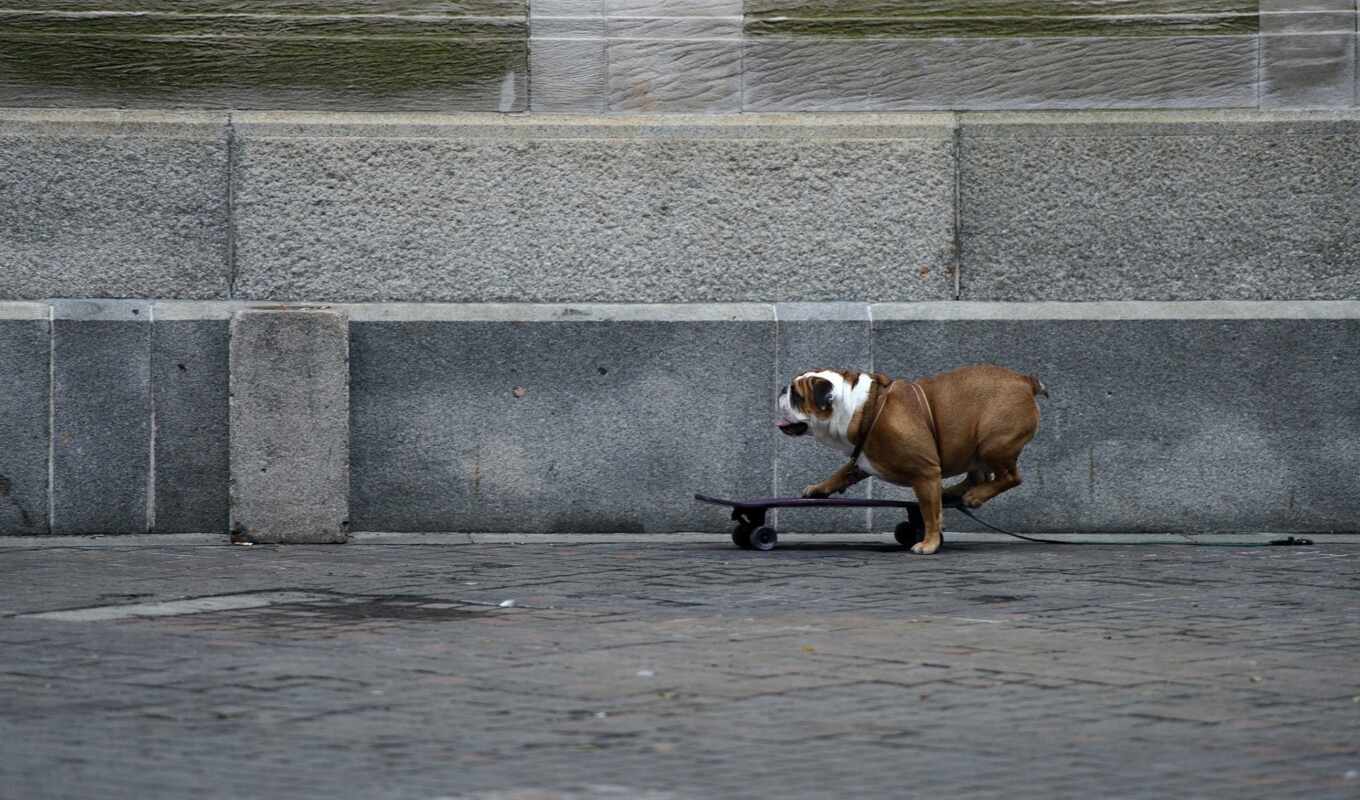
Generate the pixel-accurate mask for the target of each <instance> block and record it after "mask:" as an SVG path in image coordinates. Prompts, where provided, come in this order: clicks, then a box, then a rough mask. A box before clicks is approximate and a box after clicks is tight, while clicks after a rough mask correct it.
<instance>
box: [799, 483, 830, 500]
mask: <svg viewBox="0 0 1360 800" xmlns="http://www.w3.org/2000/svg"><path fill="white" fill-rule="evenodd" d="M802 496H803V497H805V498H809V499H819V498H822V497H830V496H831V493H830V492H828V491H826V490H824V489H823V488H822V485H821V484H820V483H814V484H812V485H811V486H804V487H803V495H802Z"/></svg>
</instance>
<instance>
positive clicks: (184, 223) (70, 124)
mask: <svg viewBox="0 0 1360 800" xmlns="http://www.w3.org/2000/svg"><path fill="white" fill-rule="evenodd" d="M150 119H151V120H152V121H147V120H145V119H143V118H139V117H137V116H136V115H127V114H122V113H120V112H99V113H93V114H83V115H74V116H62V115H49V116H43V115H40V114H34V113H32V112H23V111H6V112H0V186H4V187H7V188H6V190H5V194H6V198H7V200H6V202H4V203H0V264H3V265H4V269H2V270H0V298H43V297H184V298H208V297H224V296H226V293H227V284H228V263H227V236H228V232H227V229H228V222H227V147H226V135H225V134H226V126H225V124H224V122H225V120H216V121H213V122H208V121H205V119H204V118H203V117H202V116H185V117H181V118H175V117H166V116H164V115H161V116H156V117H151V118H150Z"/></svg>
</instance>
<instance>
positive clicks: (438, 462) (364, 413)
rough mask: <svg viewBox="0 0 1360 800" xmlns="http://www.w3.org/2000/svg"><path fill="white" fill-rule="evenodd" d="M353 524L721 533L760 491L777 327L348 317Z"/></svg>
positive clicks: (770, 452) (765, 481)
mask: <svg viewBox="0 0 1360 800" xmlns="http://www.w3.org/2000/svg"><path fill="white" fill-rule="evenodd" d="M352 336H353V375H354V377H353V404H354V405H353V424H354V428H353V431H352V437H353V453H354V456H353V479H352V489H353V514H354V518H353V520H354V527H355V529H356V530H378V531H384V530H402V531H441V530H443V531H529V532H559V531H562V532H571V531H584V530H590V531H601V532H660V531H685V530H707V531H725V530H727V529H728V527H729V525H728V515H727V514H725V513H723V512H722V510H721V509H715V508H714V507H712V506H704V505H700V504H698V503H696V502H694V500H693V499H692V495H693V493H694V492H696V491H700V492H707V493H716V494H734V495H742V494H744V495H751V494H766V493H768V492H769V491H770V489H771V482H772V481H771V479H772V475H771V468H772V465H773V462H774V444H775V439H774V437H776V436H778V435H779V434H778V433H777V432H776V431H775V429H774V426H773V424H772V420H773V416H772V415H773V413H774V397H773V392H771V376H772V374H773V366H772V365H773V362H774V345H775V335H774V323H773V320H772V319H767V320H766V321H737V322H732V321H720V320H712V321H693V322H680V321H676V322H670V321H663V320H653V321H619V322H589V321H587V322H532V323H530V322H514V321H503V322H473V321H465V322H456V321H444V322H355V323H353V334H352Z"/></svg>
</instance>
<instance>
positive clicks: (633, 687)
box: [0, 536, 1360, 800]
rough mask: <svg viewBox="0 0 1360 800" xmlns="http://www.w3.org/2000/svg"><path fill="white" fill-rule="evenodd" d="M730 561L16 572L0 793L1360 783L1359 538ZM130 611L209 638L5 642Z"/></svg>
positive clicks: (441, 559)
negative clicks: (1359, 740)
mask: <svg viewBox="0 0 1360 800" xmlns="http://www.w3.org/2000/svg"><path fill="white" fill-rule="evenodd" d="M161 538H164V539H166V540H167V541H173V538H174V537H161ZM723 538H724V537H721V536H715V537H714V540H713V542H712V543H703V542H699V543H691V544H685V545H663V544H655V543H653V544H639V543H629V544H612V545H529V546H526V545H465V546H448V547H430V546H423V547H422V546H404V545H400V544H387V545H352V546H350V547H346V548H304V547H269V546H257V547H252V548H241V547H229V546H226V545H225V544H224V545H222V546H217V547H214V546H203V545H201V544H200V545H194V546H174V545H168V546H162V547H156V548H146V547H136V548H133V547H118V546H99V545H97V544H95V545H92V544H91V543H90V542H89V541H88V540H79V541H78V542H72V541H66V542H61V541H57V542H52V543H51V544H50V545H48V546H34V545H25V546H13V545H11V546H6V550H5V553H4V557H3V558H0V583H2V584H3V585H5V586H6V587H7V588H8V589H9V590H8V591H6V592H5V593H4V595H3V598H0V691H4V692H5V696H6V698H7V702H6V703H5V704H4V705H3V707H2V708H0V730H2V731H3V732H4V733H5V735H6V737H7V738H6V741H7V742H9V743H10V744H9V745H7V747H6V748H5V750H4V752H3V753H0V775H2V776H3V778H4V780H5V784H4V785H5V786H6V787H7V789H9V790H10V792H11V793H14V794H16V795H17V796H22V797H25V798H35V800H46V799H47V798H62V797H74V796H83V794H84V793H85V790H86V789H87V787H88V786H90V785H91V784H92V783H95V782H97V783H98V785H99V786H100V792H101V796H105V797H109V798H113V799H114V800H121V798H138V800H143V799H144V798H159V797H167V798H168V797H182V796H185V795H190V794H192V795H194V796H195V797H203V798H208V799H209V800H215V798H229V797H254V796H262V795H276V794H281V793H286V794H287V795H288V796H290V797H302V798H312V797H316V798H322V797H325V798H350V797H355V798H358V797H373V796H382V797H388V798H396V799H397V800H408V798H409V799H410V800H415V799H416V798H425V799H426V800H428V798H434V797H458V798H479V799H480V800H493V798H494V799H495V800H505V799H507V798H516V800H519V799H521V798H524V799H527V798H533V799H534V800H538V799H539V798H553V799H554V800H562V799H565V798H571V799H572V800H576V798H580V799H581V800H585V799H586V798H591V800H599V799H600V798H606V799H608V798H646V799H647V800H663V799H664V800H672V798H685V799H686V800H689V799H691V798H693V799H696V800H697V798H708V797H725V798H726V797H732V798H742V799H743V800H744V799H745V798H760V797H774V796H778V797H790V798H820V797H828V796H837V797H843V796H856V797H889V796H896V795H899V794H900V793H901V792H902V790H903V787H910V789H911V791H912V792H915V793H921V794H923V795H927V794H928V795H930V796H939V797H958V796H1006V797H1017V798H1052V797H1086V796H1119V797H1129V798H1154V797H1210V796H1215V797H1216V796H1221V795H1228V794H1230V795H1233V796H1241V797H1245V798H1256V797H1260V798H1266V797H1269V798H1280V797H1284V798H1295V797H1297V798H1316V797H1344V796H1347V795H1348V794H1350V793H1351V791H1350V790H1351V788H1352V784H1354V783H1355V782H1356V780H1360V779H1357V778H1354V777H1347V776H1348V775H1349V774H1351V772H1352V771H1353V770H1356V769H1357V766H1356V763H1357V760H1358V759H1360V751H1358V750H1357V748H1356V745H1355V742H1354V736H1353V732H1354V714H1355V707H1356V701H1355V699H1354V698H1355V696H1357V695H1360V683H1357V679H1356V676H1355V670H1354V662H1355V653H1356V651H1357V648H1360V622H1358V621H1357V620H1356V618H1355V615H1354V614H1353V613H1352V611H1351V605H1352V604H1351V603H1350V597H1351V594H1352V593H1353V574H1354V569H1353V563H1354V562H1355V560H1356V559H1357V558H1360V546H1357V545H1356V544H1354V543H1353V542H1351V543H1344V544H1325V543H1324V544H1320V545H1318V546H1316V547H1313V548H1274V547H1260V548H1239V547H1176V546H1153V547H1129V546H1114V547H1111V546H1083V547H1071V546H1068V547H1058V546H1045V545H1027V544H995V543H967V542H960V541H959V540H957V539H954V540H951V541H950V543H949V545H948V546H947V547H946V549H945V550H944V551H943V552H942V554H941V555H939V556H934V557H930V558H920V557H912V556H910V555H908V554H906V553H905V552H904V551H903V550H902V549H901V548H899V547H897V546H896V545H889V544H887V543H886V539H885V544H881V545H872V544H858V545H847V544H835V545H828V544H817V545H805V546H801V547H786V546H781V547H780V548H779V549H777V550H775V551H774V552H772V553H752V552H748V551H740V550H737V549H736V548H734V547H732V546H731V545H730V544H728V543H726V542H725V541H722V539H723ZM35 576H40V577H41V579H38V580H35V579H34V577H35ZM290 598H292V600H290ZM508 598H515V599H517V601H518V603H517V604H516V605H514V606H507V607H502V606H501V603H502V602H503V601H504V600H506V599H508ZM91 607H93V608H91ZM129 608H130V609H134V610H142V611H146V610H148V609H155V610H156V611H157V612H158V613H159V612H168V611H173V610H176V609H179V610H185V611H193V610H197V611H199V612H200V613H183V614H179V615H171V616H154V617H132V618H122V619H120V620H118V621H113V622H78V621H62V620H58V619H43V618H41V617H35V616H23V615H28V614H35V613H41V612H44V611H56V610H60V609H91V610H88V611H78V612H77V613H76V614H75V615H74V616H75V618H76V619H79V618H82V617H84V618H90V619H94V618H98V617H100V616H103V617H109V616H114V617H125V614H126V611H127V610H128V609H129ZM120 609H121V611H120ZM213 609H222V610H218V611H214V610H213ZM16 615H20V616H16ZM66 616H67V617H68V618H69V617H71V616H73V615H72V614H69V613H68V614H66ZM130 730H133V731H135V732H136V736H129V735H128V731H130ZM1016 731H1023V732H1025V735H1024V736H1017V734H1016V733H1015V732H1016ZM753 742H759V743H760V747H759V757H758V758H757V757H753V756H752V751H751V747H750V746H749V745H750V744H751V743H753ZM743 745H748V746H743ZM337 753H340V754H343V757H341V758H337V757H336V754H337ZM242 764H249V765H250V768H249V769H242Z"/></svg>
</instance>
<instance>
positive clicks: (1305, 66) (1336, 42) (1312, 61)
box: [1261, 14, 1356, 108]
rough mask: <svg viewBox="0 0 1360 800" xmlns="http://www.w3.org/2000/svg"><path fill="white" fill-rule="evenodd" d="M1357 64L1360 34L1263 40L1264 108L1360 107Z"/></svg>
mask: <svg viewBox="0 0 1360 800" xmlns="http://www.w3.org/2000/svg"><path fill="white" fill-rule="evenodd" d="M1354 19H1355V16H1354V15H1353V14H1352V15H1351V22H1352V29H1353V23H1354ZM1355 62H1356V34H1355V33H1308V34H1297V35H1293V34H1278V35H1272V36H1263V37H1261V106H1262V107H1263V108H1349V107H1351V106H1353V105H1355V101H1356V98H1355V82H1356V63H1355Z"/></svg>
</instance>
